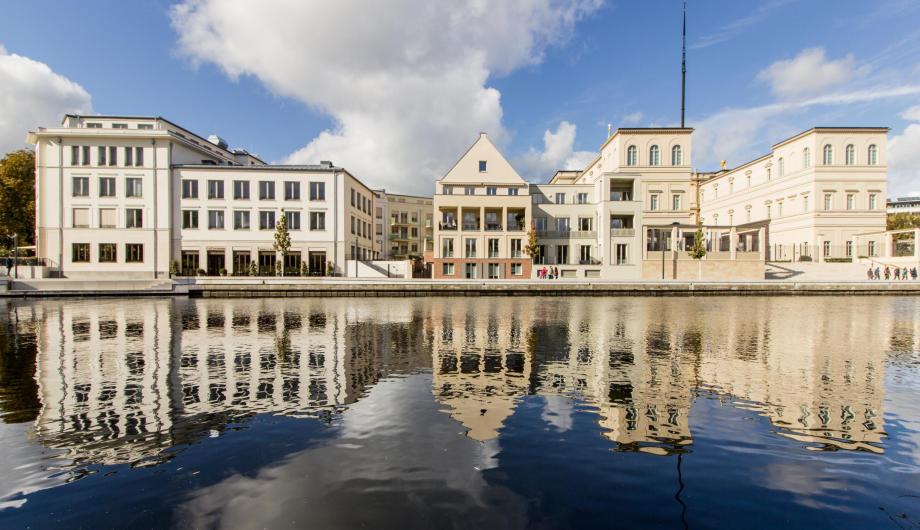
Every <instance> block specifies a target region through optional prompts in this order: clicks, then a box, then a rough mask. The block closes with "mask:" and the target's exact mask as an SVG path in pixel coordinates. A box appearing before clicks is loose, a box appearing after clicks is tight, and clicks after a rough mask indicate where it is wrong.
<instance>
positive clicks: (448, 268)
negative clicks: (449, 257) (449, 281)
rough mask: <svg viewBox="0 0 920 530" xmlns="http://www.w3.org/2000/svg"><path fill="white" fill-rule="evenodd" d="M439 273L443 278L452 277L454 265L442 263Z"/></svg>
mask: <svg viewBox="0 0 920 530" xmlns="http://www.w3.org/2000/svg"><path fill="white" fill-rule="evenodd" d="M441 272H442V273H443V275H444V276H453V275H454V264H453V263H444V264H443V265H442V266H441Z"/></svg>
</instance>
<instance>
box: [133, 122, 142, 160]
mask: <svg viewBox="0 0 920 530" xmlns="http://www.w3.org/2000/svg"><path fill="white" fill-rule="evenodd" d="M138 129H140V126H138ZM143 165H144V148H143V147H135V148H134V167H141V166H143Z"/></svg>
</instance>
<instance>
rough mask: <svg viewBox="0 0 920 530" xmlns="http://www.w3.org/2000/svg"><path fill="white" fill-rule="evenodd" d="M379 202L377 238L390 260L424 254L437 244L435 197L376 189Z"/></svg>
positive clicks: (385, 255) (376, 219) (376, 225)
mask: <svg viewBox="0 0 920 530" xmlns="http://www.w3.org/2000/svg"><path fill="white" fill-rule="evenodd" d="M374 195H375V197H376V199H377V206H376V211H375V216H374V223H375V224H374V238H375V240H376V242H377V245H378V247H379V248H380V249H381V255H382V256H383V258H384V259H388V260H406V259H411V258H412V257H416V256H417V257H419V258H422V257H424V256H425V253H426V252H428V253H429V254H430V252H431V250H432V249H433V248H434V246H433V239H434V213H433V206H432V203H433V201H432V198H431V197H421V196H418V195H400V194H395V193H387V192H386V190H377V191H375V192H374Z"/></svg>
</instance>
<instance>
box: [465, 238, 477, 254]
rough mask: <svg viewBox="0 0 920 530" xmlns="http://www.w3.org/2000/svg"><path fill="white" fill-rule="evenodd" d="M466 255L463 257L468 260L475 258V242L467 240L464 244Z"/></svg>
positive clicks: (470, 239)
mask: <svg viewBox="0 0 920 530" xmlns="http://www.w3.org/2000/svg"><path fill="white" fill-rule="evenodd" d="M465 248H466V253H465V256H466V257H468V258H475V257H476V240H475V239H472V238H469V239H467V240H466V242H465Z"/></svg>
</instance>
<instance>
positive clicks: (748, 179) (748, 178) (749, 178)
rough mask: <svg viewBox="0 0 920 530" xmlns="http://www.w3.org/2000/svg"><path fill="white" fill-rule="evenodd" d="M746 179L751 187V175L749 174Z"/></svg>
mask: <svg viewBox="0 0 920 530" xmlns="http://www.w3.org/2000/svg"><path fill="white" fill-rule="evenodd" d="M745 179H746V180H747V187H748V188H750V187H751V176H750V175H747V176H746V177H745Z"/></svg>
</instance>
